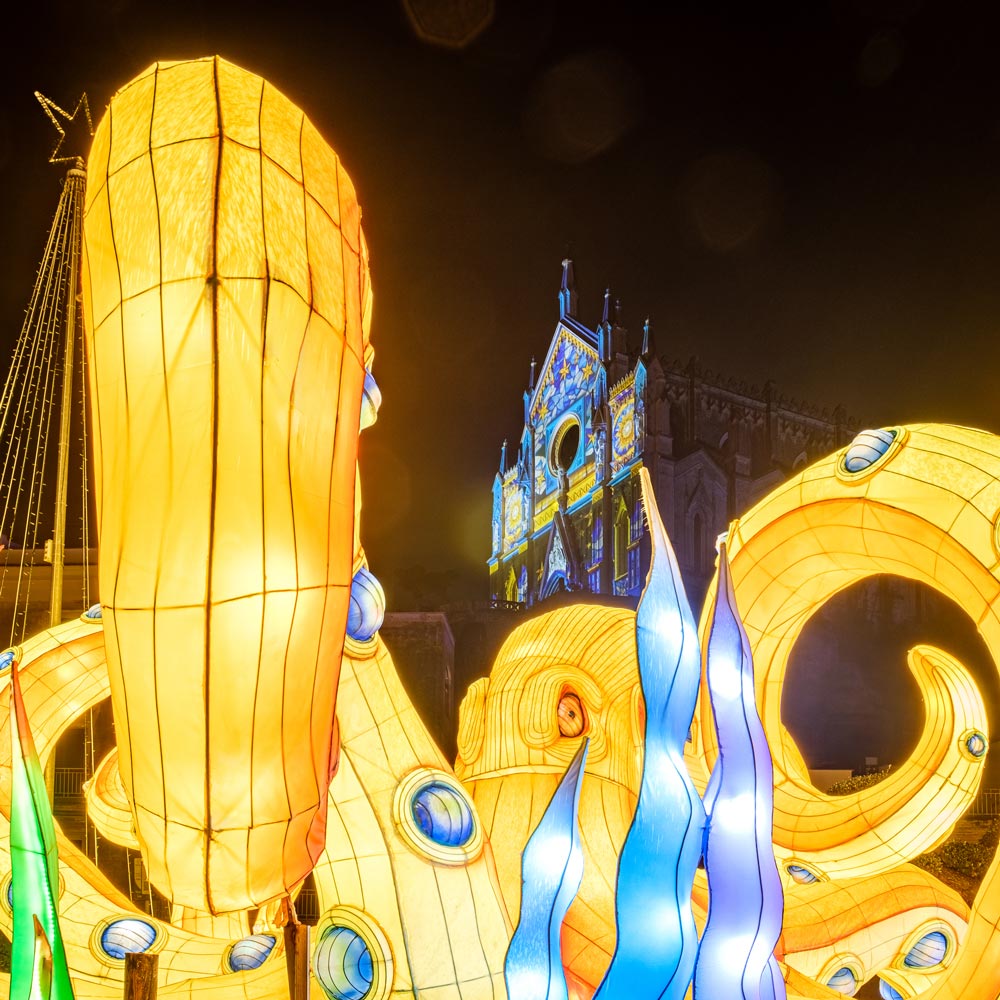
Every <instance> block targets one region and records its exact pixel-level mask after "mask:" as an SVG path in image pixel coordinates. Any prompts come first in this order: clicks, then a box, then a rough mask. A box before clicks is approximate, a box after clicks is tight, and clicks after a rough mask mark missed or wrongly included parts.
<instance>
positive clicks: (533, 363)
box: [528, 358, 535, 392]
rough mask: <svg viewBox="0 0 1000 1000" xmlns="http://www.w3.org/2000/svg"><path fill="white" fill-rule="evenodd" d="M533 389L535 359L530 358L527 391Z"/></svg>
mask: <svg viewBox="0 0 1000 1000" xmlns="http://www.w3.org/2000/svg"><path fill="white" fill-rule="evenodd" d="M534 391H535V359H534V358H532V359H531V376H530V378H529V379H528V392H534Z"/></svg>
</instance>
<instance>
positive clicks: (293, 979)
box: [284, 920, 309, 1000]
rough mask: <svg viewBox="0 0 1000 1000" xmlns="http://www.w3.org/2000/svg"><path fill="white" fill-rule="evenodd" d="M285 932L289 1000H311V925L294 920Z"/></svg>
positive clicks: (288, 924)
mask: <svg viewBox="0 0 1000 1000" xmlns="http://www.w3.org/2000/svg"><path fill="white" fill-rule="evenodd" d="M284 930H285V966H286V968H287V969H288V996H289V1000H309V925H308V924H300V923H298V922H297V921H294V920H293V921H290V922H289V923H287V924H285V928H284Z"/></svg>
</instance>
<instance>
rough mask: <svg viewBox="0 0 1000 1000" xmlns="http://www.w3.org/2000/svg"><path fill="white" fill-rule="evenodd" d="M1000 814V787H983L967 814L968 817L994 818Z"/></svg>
mask: <svg viewBox="0 0 1000 1000" xmlns="http://www.w3.org/2000/svg"><path fill="white" fill-rule="evenodd" d="M994 816H1000V788H981V789H979V794H978V795H977V796H976V800H975V802H973V803H972V805H971V806H970V807H969V811H968V812H967V813H966V814H965V818H966V819H992V818H993V817H994Z"/></svg>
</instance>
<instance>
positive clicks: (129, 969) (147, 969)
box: [125, 952, 160, 1000]
mask: <svg viewBox="0 0 1000 1000" xmlns="http://www.w3.org/2000/svg"><path fill="white" fill-rule="evenodd" d="M159 964H160V956H159V955H148V954H146V953H145V952H135V953H131V952H130V953H129V954H127V955H126V956H125V1000H156V970H157V967H158V966H159Z"/></svg>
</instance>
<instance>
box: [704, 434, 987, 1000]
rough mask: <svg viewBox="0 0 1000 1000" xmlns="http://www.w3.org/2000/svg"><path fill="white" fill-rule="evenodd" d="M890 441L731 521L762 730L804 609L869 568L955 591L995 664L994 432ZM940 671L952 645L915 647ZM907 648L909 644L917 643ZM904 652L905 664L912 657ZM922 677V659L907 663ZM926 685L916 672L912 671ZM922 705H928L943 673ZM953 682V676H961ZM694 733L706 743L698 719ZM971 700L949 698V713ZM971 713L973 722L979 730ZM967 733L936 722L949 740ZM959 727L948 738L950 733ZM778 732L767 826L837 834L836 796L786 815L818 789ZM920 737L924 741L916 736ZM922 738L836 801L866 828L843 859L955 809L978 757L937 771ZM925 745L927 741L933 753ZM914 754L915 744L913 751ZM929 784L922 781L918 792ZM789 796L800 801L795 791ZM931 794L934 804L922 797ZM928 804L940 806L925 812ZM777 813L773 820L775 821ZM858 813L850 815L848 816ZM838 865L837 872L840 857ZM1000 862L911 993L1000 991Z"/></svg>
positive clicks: (954, 995) (914, 831) (788, 836)
mask: <svg viewBox="0 0 1000 1000" xmlns="http://www.w3.org/2000/svg"><path fill="white" fill-rule="evenodd" d="M892 431H893V439H892V444H891V446H890V447H889V448H888V449H887V450H886V452H885V454H884V455H882V457H881V458H878V459H877V460H875V461H874V462H872V463H871V464H868V465H866V466H865V467H864V468H862V469H860V470H858V471H856V472H848V471H847V470H846V468H845V465H844V458H845V455H846V452H847V449H844V450H842V451H841V452H838V453H836V454H834V455H832V456H830V457H829V458H827V459H824V460H823V461H821V462H818V463H816V464H815V465H813V466H811V467H809V468H808V469H805V470H804V471H803V472H802V473H800V474H799V475H798V476H796V477H794V478H793V479H791V480H789V481H788V482H787V483H785V484H783V485H782V486H781V487H779V488H778V489H777V490H775V491H774V492H773V493H772V494H770V495H769V496H768V497H766V498H765V499H764V500H763V501H762V502H761V503H759V504H758V505H757V506H756V507H754V508H753V510H751V511H750V512H749V513H748V514H746V515H745V516H744V517H742V518H741V519H740V520H739V521H738V522H736V523H734V524H733V526H732V528H731V530H730V532H729V553H730V562H731V566H732V571H733V580H734V582H735V584H736V592H737V599H738V601H739V606H740V611H741V613H742V615H743V620H744V623H745V625H746V628H747V633H748V634H749V636H750V641H751V643H752V645H753V648H754V660H755V664H756V671H757V685H758V699H759V701H760V705H761V714H762V717H763V719H764V725H765V728H766V729H767V731H768V733H769V734H775V733H776V732H778V729H779V726H780V694H781V684H782V679H783V676H784V671H785V668H786V665H787V660H788V654H789V651H790V649H791V646H792V644H793V643H794V640H795V637H796V636H797V635H798V634H799V632H800V631H801V629H802V627H803V625H804V623H805V621H806V620H807V619H808V618H809V616H810V615H811V614H812V613H814V612H815V610H816V609H818V608H819V607H820V606H821V605H822V604H823V603H824V602H825V601H826V600H828V599H829V598H830V597H831V596H832V595H833V594H835V593H837V592H838V591H840V590H842V589H843V588H845V587H847V586H849V585H850V584H852V583H854V582H855V581H857V580H861V579H864V578H865V577H867V576H870V575H872V574H875V573H894V574H897V575H899V576H903V577H907V578H909V579H912V580H917V581H919V582H920V583H923V584H926V585H928V586H930V587H933V588H935V589H936V590H938V591H939V592H941V593H942V594H944V595H945V596H946V597H949V598H951V599H952V600H953V601H955V603H956V604H958V605H959V606H960V607H961V608H962V609H963V610H964V611H965V612H966V614H967V615H968V616H969V617H970V619H971V620H972V621H973V622H975V623H976V626H977V627H978V629H979V632H980V635H981V636H982V637H983V639H984V641H985V642H986V645H987V647H988V648H989V650H990V653H991V654H992V656H993V659H994V662H996V663H998V664H1000V564H998V552H1000V547H998V534H997V526H998V523H1000V440H998V439H997V437H995V436H994V435H992V434H989V433H987V432H985V431H977V430H972V429H969V428H963V427H952V426H948V425H941V424H922V425H914V426H909V427H901V428H894V429H892ZM921 655H925V656H927V657H929V659H930V663H931V665H932V666H933V667H934V670H935V672H937V673H938V674H939V677H940V679H942V680H943V678H944V677H945V675H946V674H951V675H952V678H953V681H952V684H951V686H952V687H954V686H955V685H954V678H955V677H956V676H957V671H956V667H957V664H956V663H955V661H953V660H952V659H951V658H950V657H946V656H944V655H942V654H941V653H940V652H939V651H934V650H928V649H927V648H926V647H925V648H924V651H923V653H922V654H921ZM918 659H919V656H918ZM912 665H913V664H911V667H912ZM916 676H917V677H918V679H919V677H920V671H919V670H918V671H917V672H916ZM922 686H923V687H924V690H925V692H926V691H927V690H928V686H927V685H926V684H924V685H922ZM935 686H937V687H938V689H939V691H938V694H937V695H935V696H934V697H933V698H932V700H931V703H930V705H929V706H928V715H929V716H930V715H931V713H932V712H935V711H936V712H940V710H941V708H942V706H943V704H944V702H945V700H946V699H945V697H944V694H943V692H944V687H945V685H943V684H941V683H939V682H935ZM960 688H961V685H959V689H960ZM706 710H707V706H704V705H703V706H702V709H701V718H702V725H701V726H700V727H699V729H698V732H697V733H696V739H697V740H699V741H701V747H704V748H705V749H706V750H709V751H710V747H707V746H705V744H706V743H707V742H708V741H707V737H706V731H707V729H708V727H707V726H705V725H704V721H705V719H706V716H705V711H706ZM966 711H972V712H973V713H975V712H976V711H978V708H977V707H975V706H972V705H970V704H968V703H963V702H962V701H961V700H960V701H959V704H957V705H956V718H960V717H961V713H962V712H966ZM988 731H989V730H988V729H986V728H985V727H983V729H982V732H983V733H988ZM964 735H965V734H961V733H959V734H956V733H955V731H954V729H951V730H950V731H949V728H948V727H947V726H946V727H945V728H944V729H942V730H939V737H940V741H941V744H942V745H943V744H944V741H945V737H946V736H947V737H950V740H949V742H951V743H953V744H957V742H958V741H959V740H961V741H962V742H963V743H964V740H962V737H963V736H964ZM956 737H957V739H956ZM785 746H786V744H784V743H783V742H782V741H778V740H775V739H774V738H773V736H772V750H773V751H774V754H775V764H776V767H775V773H776V776H777V774H778V772H779V770H781V771H783V774H784V776H785V784H786V785H787V786H791V789H792V792H793V794H791V795H787V797H786V798H785V802H786V806H785V809H786V812H785V819H784V821H783V822H782V821H779V814H778V803H779V795H778V792H779V790H780V791H781V792H782V796H786V794H787V792H788V789H776V793H775V807H776V808H775V824H776V831H775V839H776V840H778V841H779V843H783V844H784V846H786V847H788V848H789V849H792V850H794V849H795V839H794V838H795V837H796V836H798V834H799V833H800V832H801V834H802V835H803V836H806V837H808V836H809V831H810V829H811V828H814V827H815V826H816V825H817V824H819V825H821V826H822V827H823V828H825V829H826V830H827V831H828V834H827V836H828V838H829V839H828V842H827V844H825V845H823V846H831V847H832V846H833V845H834V844H835V843H836V839H835V838H836V830H835V825H834V823H833V822H832V821H829V822H828V821H827V820H828V818H829V817H830V815H831V813H835V812H836V811H837V810H838V809H840V808H841V806H840V804H839V803H837V802H835V801H831V800H829V799H828V800H827V805H826V818H824V817H823V811H822V810H821V811H820V814H819V815H818V816H816V815H814V816H813V817H812V819H811V820H810V821H808V822H805V823H803V822H802V821H799V823H798V825H797V827H796V823H795V815H796V810H797V809H800V808H801V802H802V800H803V798H809V797H812V798H813V799H817V800H818V801H821V800H822V798H825V797H820V796H816V794H815V792H811V791H810V789H808V788H805V787H803V785H802V782H801V773H802V772H801V765H799V764H797V762H796V761H795V760H793V759H789V756H788V755H787V754H786V753H784V750H785ZM921 748H923V749H921ZM927 750H928V747H927V745H926V742H925V741H922V742H921V747H918V751H917V752H916V753H915V754H914V759H911V761H910V762H909V763H908V764H907V765H906V767H905V768H902V769H901V774H903V775H905V777H903V778H901V779H899V780H896V781H894V780H893V778H892V777H890V778H889V779H887V780H886V781H884V782H882V783H880V784H879V785H876V786H874V787H873V788H872V789H870V790H869V792H868V793H862V794H861V795H859V796H857V797H854V796H852V797H851V799H853V801H852V802H850V803H848V806H849V810H850V812H852V813H853V814H854V817H853V819H852V817H850V816H848V815H846V814H845V815H843V816H842V819H843V821H844V822H848V821H849V820H851V821H853V822H856V823H857V824H859V825H860V824H864V823H869V824H870V825H871V826H872V827H874V831H873V832H874V834H875V835H874V836H872V837H870V838H869V837H867V836H865V835H862V836H860V837H858V838H856V839H855V840H854V841H853V842H852V843H851V850H850V852H847V851H845V852H844V853H845V854H846V855H847V859H848V860H847V865H846V866H845V867H846V869H847V870H852V869H853V870H858V869H862V870H866V871H869V872H871V871H877V870H883V869H884V866H886V865H887V864H889V863H891V859H892V858H894V857H895V858H898V857H899V856H900V854H906V853H910V852H911V851H912V852H913V853H917V851H918V850H920V849H923V848H922V847H920V846H918V845H921V844H923V843H926V842H928V841H929V842H930V843H931V844H932V843H933V842H934V841H935V840H937V839H940V836H942V835H943V834H945V833H946V832H947V830H948V829H949V828H950V826H951V825H952V824H953V823H954V821H955V820H956V819H957V818H958V811H959V810H960V808H961V805H960V803H961V802H962V801H963V800H964V799H966V798H967V797H968V795H969V793H970V790H974V788H975V785H976V783H977V782H978V780H979V775H977V774H976V770H977V769H979V770H981V760H975V759H974V760H964V754H963V753H962V750H961V747H959V748H958V751H959V752H958V755H957V756H956V755H955V754H954V752H953V748H952V747H951V746H949V747H948V754H949V755H950V760H947V761H943V762H942V763H941V765H940V766H941V767H942V768H943V773H942V771H940V770H939V771H937V772H932V771H931V770H930V769H931V768H932V767H934V765H935V757H934V755H933V754H931V755H928V753H927ZM936 752H937V751H935V753H936ZM921 755H922V756H921ZM928 787H930V788H931V789H932V790H933V792H934V795H932V796H927V795H926V794H925V791H926V789H927V788H928ZM796 801H798V802H799V803H800V804H799V805H796V804H795V802H796ZM932 803H933V804H932ZM938 809H940V810H941V812H942V813H943V816H938V815H936V811H937V810H938ZM779 822H782V825H781V826H779ZM857 828H859V826H857V827H856V829H857ZM841 873H843V874H846V872H845V870H844V868H842V869H841ZM998 923H1000V862H998V859H994V861H993V863H992V864H991V866H990V869H989V871H988V872H987V874H986V877H985V879H984V881H983V884H982V887H981V889H980V891H979V895H978V896H977V899H976V903H975V905H974V907H973V910H972V915H971V918H970V924H969V929H968V933H967V935H966V939H965V944H964V946H963V947H962V948H960V949H959V950H958V952H957V954H956V956H955V957H954V960H953V961H951V962H950V963H949V964H948V967H947V969H946V971H945V973H944V974H942V975H941V976H940V978H939V979H938V981H937V982H936V983H935V984H934V985H933V986H932V987H931V988H930V989H929V990H928V991H927V992H926V993H924V994H923V996H925V997H927V998H934V1000H939V998H940V1000H944V998H948V1000H959V998H962V1000H994V998H995V997H996V996H997V994H998V993H1000V933H998V932H997V925H998Z"/></svg>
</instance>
